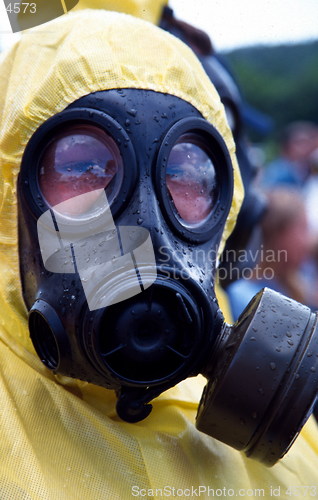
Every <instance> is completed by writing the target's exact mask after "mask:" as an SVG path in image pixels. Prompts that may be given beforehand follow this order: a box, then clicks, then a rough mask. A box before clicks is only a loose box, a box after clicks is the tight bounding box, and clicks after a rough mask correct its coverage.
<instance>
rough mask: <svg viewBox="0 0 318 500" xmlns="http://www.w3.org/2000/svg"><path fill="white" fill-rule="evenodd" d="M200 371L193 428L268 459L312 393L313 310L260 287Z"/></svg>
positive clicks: (315, 367)
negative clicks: (203, 378) (202, 385)
mask: <svg viewBox="0 0 318 500" xmlns="http://www.w3.org/2000/svg"><path fill="white" fill-rule="evenodd" d="M214 361H215V363H214ZM205 376H207V378H208V379H209V382H208V384H207V386H206V387H205V390H204V393H203V396H202V399H201V402H200V406H199V410H198V415H197V424H196V425H197V428H198V429H199V430H201V431H202V432H205V433H206V434H209V435H210V436H213V437H215V438H216V439H219V440H220V441H222V442H224V443H227V444H229V445H230V446H232V447H234V448H236V449H238V450H243V451H244V452H245V454H246V455H247V456H248V457H251V458H253V459H256V460H259V461H260V462H262V463H263V464H265V465H267V466H272V465H274V464H275V463H276V462H277V461H278V460H279V459H280V458H281V457H282V456H283V455H284V454H285V453H286V452H287V451H288V450H289V448H290V446H291V445H292V443H293V442H294V440H295V439H296V437H297V435H298V434H299V432H300V430H301V428H302V427H303V425H304V424H305V422H306V420H307V419H308V417H309V416H310V414H311V412H312V408H313V405H314V403H315V400H316V396H317V387H318V384H317V380H318V331H317V313H312V312H311V311H310V309H309V308H308V307H305V306H303V305H301V304H299V303H297V302H295V301H294V300H291V299H288V298H286V297H284V296H283V295H280V294H279V293H276V292H274V291H272V290H269V289H264V290H262V291H261V292H259V293H258V294H257V295H256V296H255V297H254V299H253V300H252V301H251V302H250V304H249V305H248V306H247V308H246V309H245V311H244V312H243V313H242V315H241V316H240V318H239V320H238V321H237V323H235V324H234V325H233V326H226V327H225V328H224V331H223V334H222V336H221V338H220V341H219V344H218V347H217V350H216V352H215V354H214V355H213V359H211V362H210V364H209V367H208V368H207V370H206V373H205Z"/></svg>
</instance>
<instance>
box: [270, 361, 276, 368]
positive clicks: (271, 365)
mask: <svg viewBox="0 0 318 500" xmlns="http://www.w3.org/2000/svg"><path fill="white" fill-rule="evenodd" d="M269 366H270V369H271V370H276V364H275V363H273V362H271V363H269Z"/></svg>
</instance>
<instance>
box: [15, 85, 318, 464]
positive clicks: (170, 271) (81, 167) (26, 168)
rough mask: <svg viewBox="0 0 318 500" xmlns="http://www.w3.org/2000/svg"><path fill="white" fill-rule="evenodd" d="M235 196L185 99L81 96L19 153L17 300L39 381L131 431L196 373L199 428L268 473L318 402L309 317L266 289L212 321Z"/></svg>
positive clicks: (218, 149)
mask: <svg viewBox="0 0 318 500" xmlns="http://www.w3.org/2000/svg"><path fill="white" fill-rule="evenodd" d="M232 195H233V170H232V165H231V159H230V155H229V152H228V150H227V147H226V145H225V143H224V141H223V139H222V137H221V136H220V134H219V133H218V132H217V131H216V130H215V129H214V127H213V126H212V125H211V124H210V123H209V122H207V121H206V120H205V119H203V118H202V115H201V114H200V113H199V112H198V111H197V110H196V109H195V108H194V107H193V106H191V105H190V104H188V103H187V102H185V101H183V100H181V99H179V98H177V97H175V96H171V95H167V94H161V93H157V92H153V91H146V90H137V89H123V90H109V91H105V92H97V93H95V94H91V95H88V96H86V97H83V98H82V99H79V100H78V101H76V102H75V103H74V104H72V105H71V106H69V107H68V108H67V109H66V110H65V111H63V112H61V113H59V114H58V115H56V116H54V117H52V118H50V119H49V120H48V121H47V122H45V123H44V124H43V125H42V126H41V127H40V128H39V129H38V130H37V131H36V132H35V133H34V135H33V136H32V138H31V139H30V141H29V143H28V145H27V147H26V149H25V153H24V156H23V160H22V165H21V172H20V176H19V182H18V197H19V252H20V262H21V279H22V287H23V294H24V300H25V303H26V305H27V307H28V309H29V311H30V313H29V329H30V335H31V339H32V341H33V344H34V347H35V350H36V352H37V353H38V355H39V357H40V359H41V360H42V362H43V363H44V364H45V365H46V366H47V367H48V368H49V369H50V370H52V371H53V372H55V373H60V374H64V375H67V376H70V377H73V378H78V379H82V380H86V381H88V382H91V383H94V384H97V385H100V386H102V387H105V388H107V389H113V390H115V391H116V393H117V396H118V402H117V412H118V414H119V416H120V417H121V418H122V419H123V420H126V421H128V422H137V421H139V420H141V419H143V418H145V417H147V415H148V414H149V413H150V411H151V408H152V407H151V405H150V404H148V403H149V402H150V401H151V400H152V399H153V398H155V397H156V396H158V395H159V394H161V393H162V392H163V391H165V390H166V389H168V388H170V387H172V386H174V385H175V384H177V383H178V382H180V381H181V380H183V379H185V378H187V377H190V376H195V375H197V374H199V373H202V374H203V375H204V376H206V377H207V378H208V384H207V386H206V389H205V392H204V394H203V397H202V400H201V403H200V407H199V412H198V417H197V426H198V428H199V429H200V430H201V431H203V432H206V433H207V434H210V435H211V436H214V437H216V438H218V439H220V440H221V441H224V442H226V443H228V444H230V445H232V446H234V447H236V448H238V449H241V450H244V451H245V453H246V454H247V455H250V456H252V457H254V458H257V459H259V460H261V461H262V462H264V463H266V464H268V465H271V464H273V463H275V462H276V461H277V460H278V459H279V458H280V457H281V456H282V455H283V454H284V453H285V452H286V450H287V449H288V447H289V446H290V444H291V442H292V441H293V439H294V438H295V436H296V435H297V434H298V432H299V430H300V429H301V427H302V425H303V424H304V422H305V420H306V419H307V417H308V416H309V414H310V411H311V407H312V404H313V403H314V400H315V397H316V387H317V374H316V368H317V369H318V345H317V343H318V336H317V332H316V315H314V314H312V313H311V311H310V310H309V309H308V308H306V307H304V306H301V305H300V304H297V303H295V302H294V301H291V300H289V299H287V298H285V297H282V296H281V295H279V294H276V293H274V292H272V291H270V290H265V291H262V292H261V293H260V294H258V295H257V296H256V297H255V298H254V300H253V301H252V302H251V304H250V305H249V306H248V308H247V309H246V310H245V311H244V313H243V314H242V315H241V317H240V319H239V321H238V322H237V323H236V324H235V325H233V326H229V325H227V324H226V323H225V322H224V319H223V315H222V312H221V311H220V309H219V307H218V303H217V299H216V296H215V292H214V277H215V272H216V268H217V259H218V247H219V243H220V240H221V236H222V232H223V229H224V225H225V222H226V218H227V215H228V212H229V209H230V206H231V201H232Z"/></svg>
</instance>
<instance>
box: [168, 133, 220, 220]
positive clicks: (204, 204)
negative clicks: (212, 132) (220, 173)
mask: <svg viewBox="0 0 318 500" xmlns="http://www.w3.org/2000/svg"><path fill="white" fill-rule="evenodd" d="M202 142H203V141H202V139H201V138H200V137H199V136H197V135H195V134H185V135H183V136H181V137H180V139H179V140H178V142H177V143H176V144H175V146H173V148H172V150H171V152H170V155H169V158H168V164H167V170H166V184H167V187H168V191H169V193H170V196H171V199H172V201H173V203H174V205H175V208H176V211H177V213H178V215H179V217H180V218H181V219H182V220H183V221H184V222H186V223H187V224H199V223H201V222H203V221H204V220H205V219H206V218H207V217H208V216H209V214H210V213H211V212H212V210H213V207H214V204H215V201H216V197H217V183H216V170H215V167H214V164H213V162H212V160H211V158H210V157H209V156H208V154H207V153H206V151H205V150H204V149H203V144H202Z"/></svg>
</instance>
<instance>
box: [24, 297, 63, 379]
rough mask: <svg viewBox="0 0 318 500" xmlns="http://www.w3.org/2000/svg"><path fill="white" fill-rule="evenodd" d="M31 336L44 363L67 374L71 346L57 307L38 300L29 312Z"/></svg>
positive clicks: (55, 370)
mask: <svg viewBox="0 0 318 500" xmlns="http://www.w3.org/2000/svg"><path fill="white" fill-rule="evenodd" d="M29 330H30V337H31V340H32V342H33V346H34V349H35V351H36V353H37V355H38V356H39V358H40V360H41V361H42V363H43V364H44V365H45V366H46V367H47V368H49V369H50V370H52V371H54V372H58V373H62V374H63V373H64V374H67V373H68V371H69V368H68V367H69V363H70V348H69V344H68V339H67V336H66V333H65V330H64V327H63V325H62V322H61V320H60V318H59V316H58V314H57V313H56V311H55V309H54V308H53V307H52V306H50V304H48V303H47V302H45V301H44V300H40V299H39V300H37V301H36V302H35V303H34V305H33V307H32V309H31V310H30V314H29Z"/></svg>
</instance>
